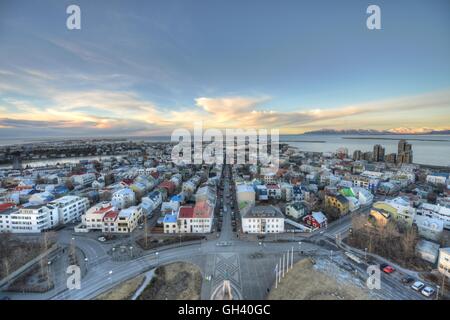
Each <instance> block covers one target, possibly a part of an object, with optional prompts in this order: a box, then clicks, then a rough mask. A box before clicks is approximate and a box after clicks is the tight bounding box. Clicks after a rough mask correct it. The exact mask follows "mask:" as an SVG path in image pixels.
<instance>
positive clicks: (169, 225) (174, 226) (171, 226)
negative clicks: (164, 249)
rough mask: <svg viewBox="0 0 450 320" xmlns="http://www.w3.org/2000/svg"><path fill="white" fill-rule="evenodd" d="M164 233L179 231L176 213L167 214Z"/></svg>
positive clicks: (164, 221)
mask: <svg viewBox="0 0 450 320" xmlns="http://www.w3.org/2000/svg"><path fill="white" fill-rule="evenodd" d="M163 226H164V233H178V223H177V215H176V214H166V215H165V216H164V220H163Z"/></svg>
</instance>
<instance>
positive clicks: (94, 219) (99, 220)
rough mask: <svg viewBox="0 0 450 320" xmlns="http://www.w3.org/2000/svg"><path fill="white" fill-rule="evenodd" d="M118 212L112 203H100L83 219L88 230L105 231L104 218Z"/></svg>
mask: <svg viewBox="0 0 450 320" xmlns="http://www.w3.org/2000/svg"><path fill="white" fill-rule="evenodd" d="M115 211H117V210H116V209H115V208H114V207H113V205H112V204H111V203H110V202H102V203H99V204H97V205H95V206H93V207H91V208H90V209H88V210H87V211H86V213H85V214H84V215H83V216H82V217H81V220H82V224H83V225H85V226H86V229H88V230H103V227H104V226H103V218H104V217H105V215H106V214H108V213H109V212H115Z"/></svg>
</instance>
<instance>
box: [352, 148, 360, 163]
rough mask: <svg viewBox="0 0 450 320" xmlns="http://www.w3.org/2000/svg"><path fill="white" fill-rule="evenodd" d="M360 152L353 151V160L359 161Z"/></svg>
mask: <svg viewBox="0 0 450 320" xmlns="http://www.w3.org/2000/svg"><path fill="white" fill-rule="evenodd" d="M361 156H362V152H361V150H355V151H353V160H355V161H357V160H361Z"/></svg>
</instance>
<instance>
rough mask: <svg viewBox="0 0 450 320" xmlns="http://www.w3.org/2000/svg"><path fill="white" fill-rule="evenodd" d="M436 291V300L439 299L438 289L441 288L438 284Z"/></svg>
mask: <svg viewBox="0 0 450 320" xmlns="http://www.w3.org/2000/svg"><path fill="white" fill-rule="evenodd" d="M436 288H437V291H436V300H439V289H440V288H441V287H440V286H439V285H437V286H436Z"/></svg>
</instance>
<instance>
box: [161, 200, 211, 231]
mask: <svg viewBox="0 0 450 320" xmlns="http://www.w3.org/2000/svg"><path fill="white" fill-rule="evenodd" d="M213 213H214V208H213V207H212V205H211V204H210V203H209V202H208V201H200V202H197V203H196V204H195V207H187V206H182V207H180V209H179V210H178V217H177V232H180V233H210V232H211V230H212V221H213ZM168 219H169V221H170V220H171V218H168ZM168 223H170V222H168ZM172 226H173V224H172ZM168 227H169V226H168ZM171 228H172V227H171ZM164 230H166V229H164ZM169 230H170V229H169ZM171 233H172V232H171Z"/></svg>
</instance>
